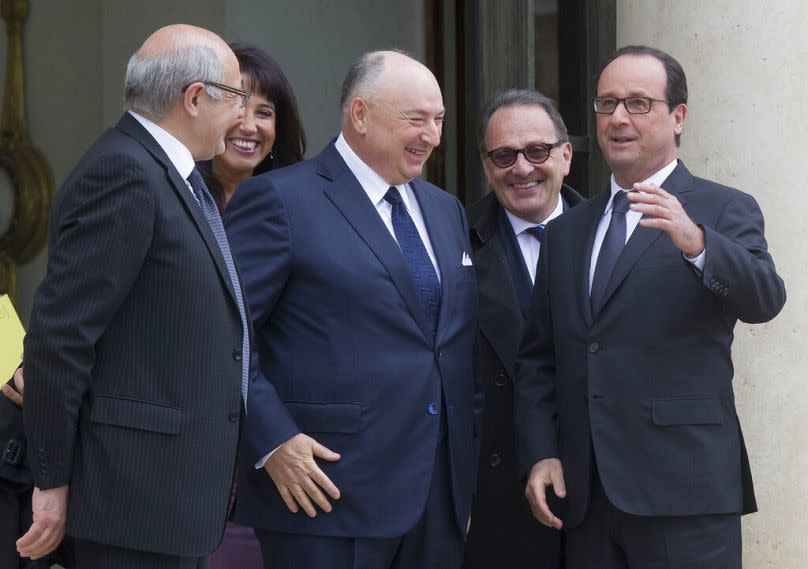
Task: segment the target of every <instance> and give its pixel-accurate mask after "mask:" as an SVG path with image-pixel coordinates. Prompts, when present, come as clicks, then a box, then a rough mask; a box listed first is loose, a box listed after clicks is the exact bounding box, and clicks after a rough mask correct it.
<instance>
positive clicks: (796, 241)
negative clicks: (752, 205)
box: [617, 0, 808, 569]
mask: <svg viewBox="0 0 808 569" xmlns="http://www.w3.org/2000/svg"><path fill="white" fill-rule="evenodd" d="M617 6H618V14H617V38H618V45H619V46H622V45H626V44H630V43H645V44H649V45H652V46H654V47H658V48H660V49H663V50H665V51H667V52H669V53H671V54H672V55H673V56H674V57H676V58H677V59H678V60H679V61H680V63H681V64H682V66H683V67H684V69H685V72H686V73H687V77H688V87H689V90H690V97H689V104H688V110H689V111H688V116H687V120H686V122H685V130H684V135H683V137H682V147H681V150H682V152H681V156H682V158H683V159H684V161H685V163H686V164H687V166H688V168H689V169H690V170H691V171H692V172H693V173H694V174H695V175H699V176H702V177H706V178H710V179H713V180H716V181H719V182H722V183H725V184H728V185H731V186H735V187H738V188H740V189H742V190H744V191H746V192H748V193H750V194H752V195H753V196H754V197H755V198H756V199H757V200H758V202H759V203H760V206H761V208H762V209H763V213H764V216H765V218H766V237H767V239H768V241H769V248H770V251H771V253H772V255H773V256H774V260H775V262H776V263H777V268H778V271H779V273H780V275H781V276H782V277H783V279H784V280H785V282H786V288H787V291H788V301H787V303H786V306H785V308H784V310H783V313H781V314H780V316H778V317H777V318H776V319H775V320H774V321H773V322H771V323H769V324H765V325H757V326H747V325H744V324H739V326H738V327H737V329H736V340H735V344H734V350H733V360H734V362H735V367H736V374H735V381H734V385H735V392H736V395H737V400H738V414H739V416H740V419H741V424H742V425H743V428H744V435H745V437H746V443H747V447H748V449H749V452H750V455H751V456H750V459H751V462H752V471H753V474H754V478H755V487H756V490H757V496H758V505H759V508H760V512H758V513H757V514H754V515H751V516H746V517H744V518H743V526H744V533H743V536H744V566H745V567H749V568H750V569H768V568H771V569H804V568H805V567H808V540H806V538H805V532H806V528H808V497H807V495H808V426H807V425H808V421H806V418H805V409H806V408H808V390H807V389H806V379H808V374H806V364H808V361H807V360H808V350H806V348H805V332H806V330H805V328H806V322H808V292H806V287H805V286H804V283H805V281H806V277H808V247H806V244H805V243H806V234H807V233H808V224H806V222H805V215H806V214H805V212H806V209H807V206H808V193H806V190H805V175H804V171H805V167H804V164H805V161H806V158H805V151H806V145H805V133H806V132H808V113H806V108H808V79H806V77H807V75H806V67H805V62H806V59H808V57H807V56H808V42H806V40H805V34H804V24H805V22H808V4H805V3H804V2H800V1H799V0H783V1H779V2H763V3H761V2H752V1H746V0H745V1H732V0H717V1H713V2H696V1H694V0H680V1H677V2H674V1H671V0H620V1H618V3H617Z"/></svg>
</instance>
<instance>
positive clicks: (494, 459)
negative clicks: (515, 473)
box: [488, 452, 502, 468]
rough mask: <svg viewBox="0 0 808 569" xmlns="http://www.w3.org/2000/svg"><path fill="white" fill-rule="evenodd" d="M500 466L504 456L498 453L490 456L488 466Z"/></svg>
mask: <svg viewBox="0 0 808 569" xmlns="http://www.w3.org/2000/svg"><path fill="white" fill-rule="evenodd" d="M500 464H502V456H500V454H499V453H498V452H492V453H491V454H489V455H488V466H490V467H491V468H496V467H497V466H499V465H500Z"/></svg>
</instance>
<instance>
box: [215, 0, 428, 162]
mask: <svg viewBox="0 0 808 569" xmlns="http://www.w3.org/2000/svg"><path fill="white" fill-rule="evenodd" d="M423 4H424V2H423V0H400V1H397V2H379V1H377V0H350V1H347V0H343V1H339V2H334V1H329V0H308V1H298V2H295V3H288V2H257V1H256V2H229V3H227V27H226V30H225V34H224V35H225V39H227V40H228V41H234V40H239V41H246V42H249V43H253V44H255V45H257V46H259V47H261V48H263V49H264V50H266V51H267V53H269V54H270V55H272V57H274V58H275V60H277V62H278V63H279V64H280V66H281V67H282V68H283V71H284V73H286V76H287V77H288V78H289V82H290V83H291V84H292V88H293V89H294V91H295V95H296V96H297V100H298V104H299V106H300V114H301V116H302V118H303V126H304V128H305V130H306V137H307V141H308V150H307V153H306V155H307V157H308V158H310V157H312V156H314V155H316V154H317V153H318V152H320V150H322V148H323V147H324V146H325V145H326V144H327V143H328V141H330V140H331V139H332V138H333V137H334V136H336V135H337V134H338V132H339V126H340V115H339V96H340V87H341V86H342V80H343V79H344V78H345V73H346V72H347V71H348V67H349V66H350V65H351V63H353V61H354V60H355V59H356V58H357V57H359V56H360V55H361V54H363V53H365V52H366V51H371V50H375V49H385V48H391V47H396V48H400V49H405V50H407V51H409V52H411V53H413V55H415V56H416V57H418V58H420V59H423V56H424V53H425V42H424V27H423V26H424V13H423Z"/></svg>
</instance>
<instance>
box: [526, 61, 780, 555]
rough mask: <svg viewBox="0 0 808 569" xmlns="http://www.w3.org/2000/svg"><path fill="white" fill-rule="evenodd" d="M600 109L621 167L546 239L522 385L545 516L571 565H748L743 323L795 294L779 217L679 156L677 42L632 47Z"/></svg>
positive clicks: (682, 104) (532, 494)
mask: <svg viewBox="0 0 808 569" xmlns="http://www.w3.org/2000/svg"><path fill="white" fill-rule="evenodd" d="M594 112H595V113H596V120H597V132H598V142H599V144H600V147H601V150H602V151H603V154H604V156H605V157H606V161H607V162H608V164H609V167H610V168H611V170H612V177H611V180H610V183H609V185H608V186H607V187H606V189H605V191H604V192H602V193H601V194H600V195H599V196H596V197H595V198H593V199H592V200H591V201H590V202H587V203H586V204H585V205H582V206H581V207H579V208H576V209H575V210H574V211H572V212H571V213H570V214H568V215H565V216H564V217H562V218H561V219H560V220H558V222H556V223H553V224H552V225H551V226H550V228H549V229H548V231H547V233H546V234H545V237H544V242H543V244H542V255H541V261H540V263H539V265H540V266H539V278H538V281H537V283H536V287H535V289H534V294H533V299H532V303H531V312H530V315H529V316H528V325H527V329H526V332H525V338H524V341H523V344H522V350H521V352H520V356H519V359H518V365H519V366H520V367H519V372H518V375H517V381H516V385H515V391H516V398H515V407H516V420H517V433H518V437H517V441H518V443H517V444H518V447H519V448H518V451H519V459H520V466H519V469H520V470H519V471H520V472H521V473H529V481H528V488H527V496H528V498H529V499H530V501H531V504H532V506H533V512H534V514H535V515H536V517H537V518H538V519H539V520H540V521H541V522H542V523H544V524H545V525H547V526H550V527H556V528H562V527H564V528H566V530H567V531H566V555H567V563H568V566H569V567H575V568H576V569H651V568H653V569H673V568H677V569H696V568H704V567H711V568H716V569H717V568H719V567H720V568H722V569H740V567H741V526H740V515H741V514H744V513H747V512H752V511H755V509H756V504H755V496H754V491H753V488H752V478H751V474H750V469H749V460H748V457H747V453H746V449H745V446H744V442H743V436H742V434H741V428H740V425H739V423H738V417H737V415H736V411H735V403H734V394H733V389H732V377H733V367H732V357H731V349H732V339H733V330H734V327H735V324H736V322H737V321H738V320H742V321H744V322H747V323H758V322H766V321H768V320H771V319H772V318H774V317H775V316H776V315H777V313H778V312H779V311H780V310H781V308H782V307H783V304H784V303H785V287H784V285H783V281H782V279H781V278H780V277H779V276H778V275H777V272H776V270H775V267H774V262H773V261H772V258H771V256H770V255H769V253H768V252H767V245H766V240H765V238H764V235H763V215H762V213H761V211H760V208H759V207H758V205H757V203H756V202H755V200H754V198H752V197H751V196H749V195H748V194H745V193H743V192H740V191H738V190H736V189H733V188H728V187H726V186H722V185H719V184H716V183H714V182H710V181H708V180H704V179H701V178H697V177H694V176H693V175H692V174H691V173H690V172H689V171H688V170H687V169H686V168H685V166H684V164H683V163H682V162H681V161H680V160H679V159H678V145H679V138H680V136H681V134H682V130H683V126H684V121H685V118H686V116H687V83H686V79H685V74H684V71H683V70H682V67H681V65H680V64H679V63H678V62H677V61H676V60H675V59H674V58H672V57H671V56H670V55H668V54H666V53H664V52H662V51H659V50H657V49H653V48H649V47H644V46H629V47H625V48H622V49H621V50H619V51H618V52H617V53H616V54H615V55H614V56H613V57H612V58H611V59H610V60H609V61H608V62H607V64H606V66H605V67H604V68H603V70H602V71H601V74H600V77H599V79H598V83H597V91H596V97H595V100H594ZM548 488H552V489H553V491H554V493H555V494H556V495H557V496H559V497H562V498H563V506H561V507H559V506H558V505H555V504H550V505H549V506H548V503H547V500H546V495H547V489H548Z"/></svg>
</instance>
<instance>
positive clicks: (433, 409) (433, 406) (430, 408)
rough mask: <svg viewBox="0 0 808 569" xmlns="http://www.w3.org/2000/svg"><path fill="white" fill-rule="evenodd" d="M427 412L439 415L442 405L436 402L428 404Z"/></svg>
mask: <svg viewBox="0 0 808 569" xmlns="http://www.w3.org/2000/svg"><path fill="white" fill-rule="evenodd" d="M426 410H427V413H429V414H430V415H437V414H438V413H440V407H438V406H437V405H436V404H435V403H430V404H429V405H427V406H426Z"/></svg>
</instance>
